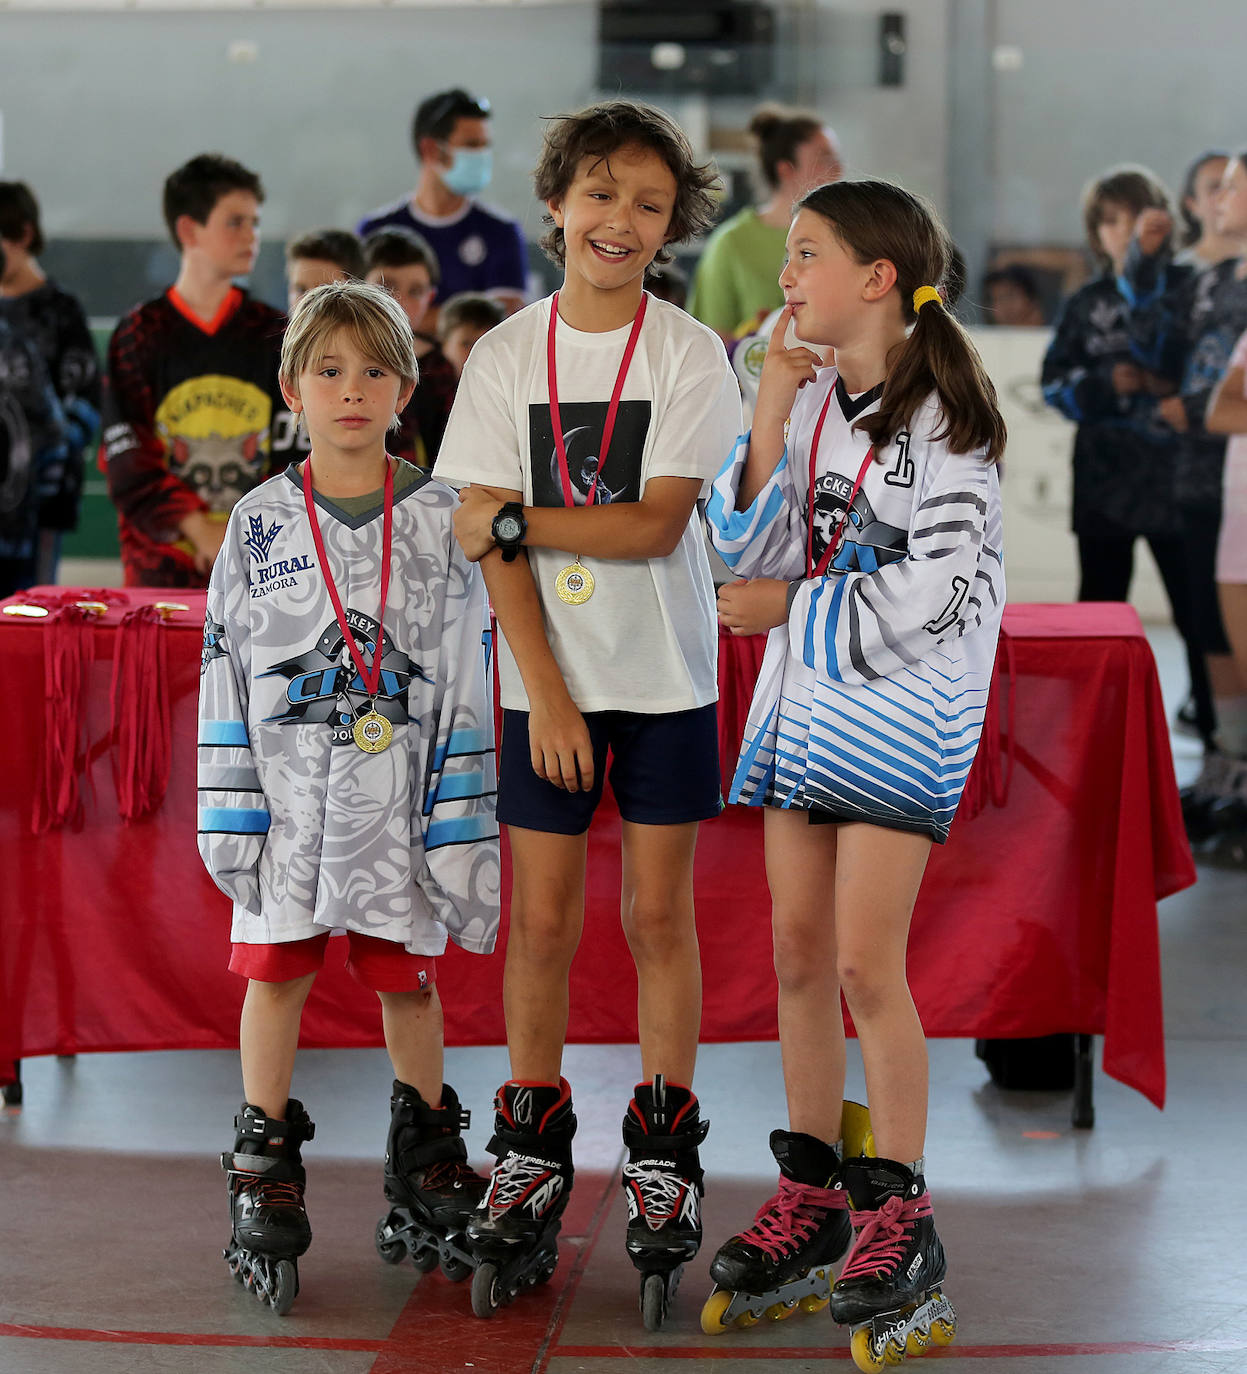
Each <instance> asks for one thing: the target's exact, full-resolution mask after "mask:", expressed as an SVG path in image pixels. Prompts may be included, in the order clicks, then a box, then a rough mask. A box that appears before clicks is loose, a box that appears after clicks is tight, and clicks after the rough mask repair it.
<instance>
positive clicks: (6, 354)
mask: <svg viewBox="0 0 1247 1374" xmlns="http://www.w3.org/2000/svg"><path fill="white" fill-rule="evenodd" d="M5 261H6V252H5V249H4V246H3V245H2V244H0V276H2V275H3V273H4V270H5ZM65 454H66V449H65V428H64V423H63V421H62V419H61V407H60V403H59V402H58V401H57V399H56V392H55V391H54V390H53V389H52V383H51V381H50V380H49V379H48V373H47V368H46V367H45V365H44V362H43V359H42V357H40V355H39V350H38V349H37V348H36V347H35V345H34V344H33V343H32V342H31V341H30V340H29V339H26V338H22V337H21V336H19V335H18V334H17V333H16V332H15V330H14V329H13V327H12V325H10V324H9V322H8V320H7V319H6V318H5V317H4V316H3V315H0V597H5V596H11V595H12V594H13V593H14V592H16V591H20V590H21V589H22V588H23V587H30V586H33V585H34V582H35V574H36V566H37V565H36V551H37V548H38V542H39V510H40V507H41V505H42V503H43V502H44V501H46V500H49V499H50V498H51V497H52V496H53V495H54V494H55V493H56V492H57V491H59V490H60V489H61V483H62V477H63V472H64V466H65Z"/></svg>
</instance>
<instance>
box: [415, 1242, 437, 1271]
mask: <svg viewBox="0 0 1247 1374" xmlns="http://www.w3.org/2000/svg"><path fill="white" fill-rule="evenodd" d="M439 1259H440V1256H439V1255H438V1253H437V1247H436V1246H432V1245H430V1246H426V1247H425V1248H424V1249H423V1250H415V1251H413V1252H412V1256H411V1262H412V1264H414V1265H415V1266H416V1268H417V1269H418V1270H419V1271H420V1273H422V1274H431V1273H432V1272H433V1270H434V1269H436V1268H437V1263H438V1260H439Z"/></svg>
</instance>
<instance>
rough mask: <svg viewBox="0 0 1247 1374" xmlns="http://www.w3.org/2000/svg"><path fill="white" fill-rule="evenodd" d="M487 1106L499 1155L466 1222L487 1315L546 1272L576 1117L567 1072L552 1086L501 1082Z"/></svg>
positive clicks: (482, 1313) (478, 1295)
mask: <svg viewBox="0 0 1247 1374" xmlns="http://www.w3.org/2000/svg"><path fill="white" fill-rule="evenodd" d="M494 1108H495V1114H494V1134H493V1138H492V1139H491V1140H490V1142H489V1147H488V1148H489V1152H490V1154H493V1155H496V1156H497V1160H498V1162H497V1163H496V1164H495V1165H494V1168H493V1172H492V1173H491V1174H490V1177H489V1181H488V1184H487V1185H486V1190H485V1196H484V1197H483V1198H482V1199H481V1201H480V1203H479V1204H478V1206H477V1208H476V1210H475V1211H474V1212H473V1213H472V1214H471V1216H470V1217H469V1218H468V1226H467V1238H468V1244H469V1246H470V1247H471V1251H472V1255H473V1259H474V1263H475V1272H474V1273H473V1275H472V1311H473V1312H474V1313H475V1314H476V1315H477V1316H478V1317H492V1316H493V1314H494V1313H495V1312H496V1311H497V1310H498V1308H499V1307H505V1306H506V1305H507V1304H508V1303H509V1302H511V1301H512V1300H513V1299H514V1298H515V1296H516V1294H517V1293H519V1292H521V1291H522V1290H523V1289H525V1288H533V1287H536V1285H537V1284H540V1283H546V1282H547V1281H548V1280H549V1279H550V1277H551V1276H552V1275H553V1273H554V1270H555V1267H556V1266H557V1264H558V1262H559V1250H558V1234H559V1226H560V1222H561V1218H562V1215H563V1209H564V1208H565V1207H566V1206H567V1200H568V1197H569V1196H570V1194H571V1188H572V1177H573V1169H572V1137H573V1136H574V1135H575V1134H576V1117H575V1115H574V1114H573V1112H572V1099H571V1089H570V1088H569V1087H568V1084H567V1081H566V1079H562V1078H560V1079H559V1081H558V1084H557V1085H555V1084H552V1083H518V1082H515V1081H512V1082H509V1083H504V1084H503V1085H502V1087H501V1088H499V1089H498V1095H497V1097H496V1098H495V1099H494Z"/></svg>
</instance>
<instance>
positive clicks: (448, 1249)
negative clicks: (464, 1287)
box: [376, 1079, 485, 1283]
mask: <svg viewBox="0 0 1247 1374" xmlns="http://www.w3.org/2000/svg"><path fill="white" fill-rule="evenodd" d="M470 1125H471V1114H470V1113H469V1112H466V1111H464V1110H463V1109H462V1108H461V1107H460V1105H459V1098H458V1096H457V1095H456V1093H455V1090H454V1089H453V1088H452V1087H451V1086H450V1085H449V1084H448V1083H443V1084H442V1105H441V1106H440V1107H430V1106H429V1105H428V1103H427V1102H425V1100H424V1099H423V1098H422V1097H421V1096H420V1094H419V1093H418V1092H417V1091H416V1089H415V1088H413V1087H411V1086H410V1084H407V1083H400V1082H399V1081H398V1079H395V1080H394V1092H393V1096H392V1097H391V1098H390V1131H389V1135H388V1136H387V1138H386V1142H385V1195H386V1197H387V1198H388V1199H389V1200H390V1202H391V1203H393V1206H392V1207H391V1208H390V1210H389V1211H388V1212H387V1213H386V1215H385V1216H384V1217H382V1218H381V1220H380V1221H379V1222H377V1235H376V1240H377V1253H378V1254H379V1255H380V1256H381V1258H382V1259H383V1260H385V1261H386V1263H387V1264H398V1263H399V1261H400V1260H401V1259H402V1258H403V1256H404V1255H405V1254H406V1255H410V1256H411V1262H412V1263H413V1264H414V1265H415V1266H416V1268H417V1269H418V1270H419V1271H420V1272H421V1273H422V1274H427V1273H428V1272H429V1271H430V1270H432V1269H435V1268H436V1267H437V1266H438V1265H439V1264H440V1266H441V1270H442V1273H443V1274H445V1276H446V1277H447V1278H448V1279H449V1280H450V1281H451V1282H452V1283H458V1282H459V1281H460V1280H461V1279H466V1278H467V1276H468V1275H469V1274H470V1273H471V1272H472V1264H473V1260H472V1252H471V1250H469V1248H468V1244H467V1240H466V1238H465V1236H464V1228H465V1226H466V1225H467V1220H468V1215H469V1214H470V1213H471V1211H472V1209H473V1208H474V1207H475V1206H476V1205H477V1203H479V1202H480V1200H481V1197H482V1196H483V1195H484V1192H485V1180H484V1179H483V1178H482V1177H481V1176H480V1174H478V1173H477V1172H476V1171H475V1170H474V1169H473V1168H472V1167H471V1166H470V1165H469V1164H468V1151H467V1146H466V1145H465V1144H464V1143H463V1132H464V1131H465V1130H466V1129H467V1128H468V1126H470Z"/></svg>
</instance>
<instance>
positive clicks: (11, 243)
mask: <svg viewBox="0 0 1247 1374" xmlns="http://www.w3.org/2000/svg"><path fill="white" fill-rule="evenodd" d="M0 245H2V246H3V249H4V261H5V267H4V269H3V272H0V317H2V318H4V319H6V320H7V321H8V322H9V324H10V325H11V326H12V329H13V332H14V333H15V334H16V335H17V336H18V337H19V338H21V339H25V340H28V341H29V342H31V343H33V344H34V346H35V347H36V348H37V349H38V351H39V354H40V356H41V357H42V358H43V362H44V366H45V367H46V369H47V373H48V377H49V378H50V380H51V383H52V387H53V389H54V390H55V392H56V395H57V399H58V400H59V402H60V405H61V410H62V412H63V419H64V422H65V463H64V466H63V467H62V468H61V478H60V483H59V486H58V487H57V489H56V491H55V492H53V493H52V494H51V495H50V496H49V497H47V499H45V500H43V501H41V502H40V505H39V510H38V529H39V534H38V546H37V548H36V550H35V566H34V568H33V572H32V575H33V578H34V581H35V583H37V584H47V583H52V582H55V581H56V568H57V564H58V562H59V561H60V552H61V538H62V536H63V535H64V534H65V533H66V532H67V531H70V530H73V529H76V528H77V526H78V510H79V507H80V505H81V503H82V481H83V474H84V472H85V469H86V451H87V449H88V447H89V446H90V444H91V442H92V440H93V439H94V437H95V432H96V429H97V427H98V425H99V418H100V416H99V411H100V366H99V360H98V359H97V357H96V354H95V344H94V342H93V341H92V338H91V331H90V329H89V328H88V327H87V317H86V314H85V312H84V311H83V309H82V306H81V304H80V303H79V301H78V299H77V298H76V297H75V296H71V295H70V294H69V292H68V291H64V290H62V289H61V288H60V287H59V286H58V285H57V284H56V283H55V282H53V281H50V280H49V279H48V277H47V276H46V274H45V273H44V271H43V269H42V268H41V267H40V266H39V254H40V253H42V252H43V230H42V228H41V227H40V224H39V203H38V201H37V200H36V199H35V196H34V193H33V192H32V191H31V189H30V187H29V186H27V185H26V184H25V183H24V182H21V181H0Z"/></svg>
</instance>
